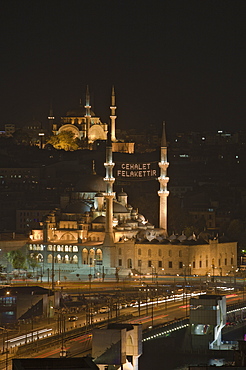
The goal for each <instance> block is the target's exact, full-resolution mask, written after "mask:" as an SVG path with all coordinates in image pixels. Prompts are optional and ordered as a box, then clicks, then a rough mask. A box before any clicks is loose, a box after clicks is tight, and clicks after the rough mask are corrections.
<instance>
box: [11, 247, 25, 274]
mask: <svg viewBox="0 0 246 370" xmlns="http://www.w3.org/2000/svg"><path fill="white" fill-rule="evenodd" d="M7 259H8V261H9V262H10V263H11V264H12V266H13V268H14V269H17V270H19V271H20V269H24V268H25V265H26V256H25V255H24V253H23V252H22V251H21V250H20V249H18V250H15V251H11V252H8V253H7Z"/></svg>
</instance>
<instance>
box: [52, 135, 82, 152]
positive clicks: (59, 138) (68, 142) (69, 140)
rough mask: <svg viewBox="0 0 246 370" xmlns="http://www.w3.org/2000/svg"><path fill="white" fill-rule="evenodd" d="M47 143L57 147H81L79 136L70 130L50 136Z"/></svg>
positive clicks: (66, 148)
mask: <svg viewBox="0 0 246 370" xmlns="http://www.w3.org/2000/svg"><path fill="white" fill-rule="evenodd" d="M47 144H51V145H53V147H54V148H56V149H64V150H77V149H78V148H79V142H78V138H75V135H74V133H73V132H72V131H69V130H66V131H62V132H61V133H60V134H58V135H53V136H50V138H49V139H48V140H47Z"/></svg>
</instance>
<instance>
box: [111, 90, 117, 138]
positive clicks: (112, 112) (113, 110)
mask: <svg viewBox="0 0 246 370" xmlns="http://www.w3.org/2000/svg"><path fill="white" fill-rule="evenodd" d="M116 108H117V107H116V106H115V91H114V86H112V93H111V106H110V111H111V115H110V120H111V140H112V141H116V137H115V120H116V118H117V116H116V115H115V110H116Z"/></svg>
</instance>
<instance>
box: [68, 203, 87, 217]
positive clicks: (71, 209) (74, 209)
mask: <svg viewBox="0 0 246 370" xmlns="http://www.w3.org/2000/svg"><path fill="white" fill-rule="evenodd" d="M89 211H90V205H89V204H87V203H85V202H83V201H77V202H74V203H70V204H69V205H68V206H67V207H66V208H65V213H83V214H84V213H86V212H89Z"/></svg>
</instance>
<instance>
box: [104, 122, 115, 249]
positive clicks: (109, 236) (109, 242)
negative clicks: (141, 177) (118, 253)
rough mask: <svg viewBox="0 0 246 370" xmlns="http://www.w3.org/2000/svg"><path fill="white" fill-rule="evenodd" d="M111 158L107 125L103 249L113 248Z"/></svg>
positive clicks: (113, 194)
mask: <svg viewBox="0 0 246 370" xmlns="http://www.w3.org/2000/svg"><path fill="white" fill-rule="evenodd" d="M114 165H115V164H114V163H113V156H112V142H111V130H110V125H109V130H108V134H107V143H106V162H105V163H104V167H105V170H106V176H105V177H104V181H105V183H106V193H105V194H104V197H105V199H106V223H105V238H104V242H103V246H104V247H113V246H114V234H113V199H114V197H115V193H114V192H113V184H114V182H115V178H114V177H113V168H114Z"/></svg>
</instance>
